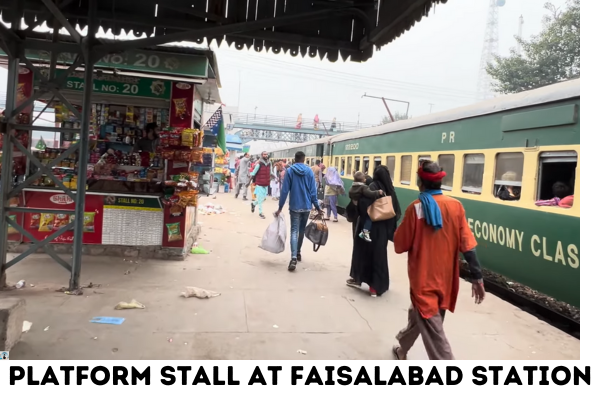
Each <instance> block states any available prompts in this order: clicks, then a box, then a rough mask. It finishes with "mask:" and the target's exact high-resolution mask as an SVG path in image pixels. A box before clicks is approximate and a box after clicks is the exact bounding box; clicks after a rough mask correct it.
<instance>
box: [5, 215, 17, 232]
mask: <svg viewBox="0 0 600 400" xmlns="http://www.w3.org/2000/svg"><path fill="white" fill-rule="evenodd" d="M8 218H9V219H10V220H11V221H13V222H17V216H16V215H9V216H8ZM7 233H8V234H9V235H14V234H15V233H19V231H18V230H16V229H15V228H13V227H12V225H8V229H7Z"/></svg>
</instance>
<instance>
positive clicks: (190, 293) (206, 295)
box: [181, 286, 221, 299]
mask: <svg viewBox="0 0 600 400" xmlns="http://www.w3.org/2000/svg"><path fill="white" fill-rule="evenodd" d="M181 295H182V296H183V297H185V298H186V299H187V298H188V297H197V298H199V299H210V298H211V297H217V296H220V295H221V293H217V292H213V291H211V290H206V289H201V288H197V287H193V286H187V287H186V288H185V292H181Z"/></svg>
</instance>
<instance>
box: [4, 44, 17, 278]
mask: <svg viewBox="0 0 600 400" xmlns="http://www.w3.org/2000/svg"><path fill="white" fill-rule="evenodd" d="M17 54H18V52H17ZM18 81H19V58H18V57H14V58H11V59H9V61H8V76H7V89H6V109H5V110H4V116H5V117H6V118H7V119H8V120H7V122H8V124H7V126H10V123H11V122H14V119H15V117H11V115H12V111H13V109H14V108H15V106H16V99H17V84H18ZM12 134H13V129H10V128H9V129H7V131H6V132H5V134H4V146H3V148H2V175H1V177H0V180H1V182H0V185H1V187H2V198H1V199H0V203H1V204H0V229H2V231H0V289H2V288H4V287H5V286H6V256H7V253H8V223H7V221H6V219H7V217H8V208H9V207H10V199H9V197H8V193H9V192H10V190H11V188H12V171H13V165H12V164H13V157H12V156H13V144H12V142H11V141H10V140H8V137H9V136H10V135H12Z"/></svg>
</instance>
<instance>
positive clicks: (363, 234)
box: [358, 231, 371, 243]
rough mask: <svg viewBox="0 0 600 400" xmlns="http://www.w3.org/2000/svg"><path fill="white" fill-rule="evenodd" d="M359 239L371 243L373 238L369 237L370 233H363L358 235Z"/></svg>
mask: <svg viewBox="0 0 600 400" xmlns="http://www.w3.org/2000/svg"><path fill="white" fill-rule="evenodd" d="M358 237H359V238H361V239H362V240H364V241H365V242H369V243H370V242H371V236H370V235H369V232H368V231H362V232H361V233H359V234H358Z"/></svg>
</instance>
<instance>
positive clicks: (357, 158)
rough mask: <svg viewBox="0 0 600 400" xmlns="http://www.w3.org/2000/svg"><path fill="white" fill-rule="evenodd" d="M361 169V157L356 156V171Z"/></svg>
mask: <svg viewBox="0 0 600 400" xmlns="http://www.w3.org/2000/svg"><path fill="white" fill-rule="evenodd" d="M358 171H360V157H354V172H358Z"/></svg>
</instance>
